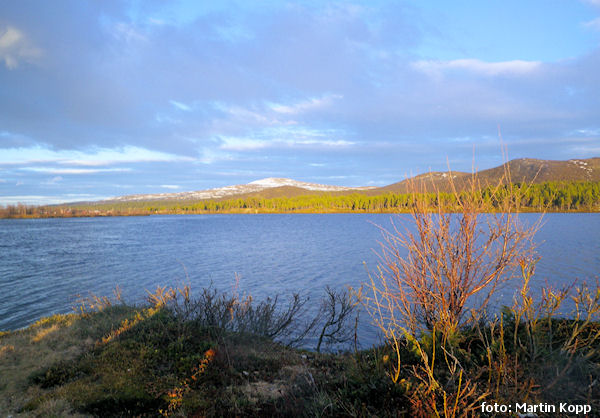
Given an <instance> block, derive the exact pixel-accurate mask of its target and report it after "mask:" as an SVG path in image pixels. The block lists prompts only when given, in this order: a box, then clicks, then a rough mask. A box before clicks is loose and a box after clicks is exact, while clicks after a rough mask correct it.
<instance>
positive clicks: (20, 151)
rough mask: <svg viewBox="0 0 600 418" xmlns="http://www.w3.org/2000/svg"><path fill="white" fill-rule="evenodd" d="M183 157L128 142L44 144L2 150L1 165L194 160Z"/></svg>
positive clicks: (99, 164) (102, 164)
mask: <svg viewBox="0 0 600 418" xmlns="http://www.w3.org/2000/svg"><path fill="white" fill-rule="evenodd" d="M192 160H193V158H190V157H181V156H177V155H173V154H167V153H164V152H159V151H152V150H148V149H145V148H139V147H132V146H127V147H123V148H113V149H111V148H93V149H91V150H88V151H74V150H62V151H54V150H50V149H48V148H43V147H40V146H35V147H29V148H7V149H3V150H2V152H1V153H0V165H23V164H31V163H57V164H61V165H71V166H86V167H89V166H93V167H96V166H105V165H111V164H119V163H136V162H156V161H192Z"/></svg>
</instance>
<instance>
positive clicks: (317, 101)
mask: <svg viewBox="0 0 600 418" xmlns="http://www.w3.org/2000/svg"><path fill="white" fill-rule="evenodd" d="M342 97H343V96H342V95H339V94H328V95H325V96H323V97H313V98H311V99H308V100H303V101H300V102H297V103H294V104H290V105H284V104H279V103H271V104H270V105H269V106H270V108H271V109H272V110H274V111H275V112H277V113H284V114H288V115H295V114H298V113H303V112H307V111H310V110H314V109H318V108H322V107H325V106H329V105H330V104H331V103H332V102H333V101H334V100H335V99H341V98H342Z"/></svg>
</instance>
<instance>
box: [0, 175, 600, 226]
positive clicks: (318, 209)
mask: <svg viewBox="0 0 600 418" xmlns="http://www.w3.org/2000/svg"><path fill="white" fill-rule="evenodd" d="M516 186H517V188H518V192H519V195H520V196H521V202H520V206H521V209H523V210H528V211H561V212H564V211H591V212H596V211H598V210H600V182H582V181H572V182H565V181H560V182H557V181H551V182H545V183H540V184H527V185H523V184H519V183H517V184H516ZM494 189H495V188H494ZM508 189H509V186H504V192H503V191H502V190H500V193H497V194H496V196H495V197H493V198H492V195H494V193H492V188H491V187H487V188H484V189H482V190H480V191H479V193H481V195H482V196H483V198H484V199H487V201H488V202H489V204H490V210H494V208H496V209H497V208H500V207H501V202H499V201H498V198H497V197H498V196H499V197H502V196H503V195H504V196H508V195H509V194H510V191H509V190H508ZM462 193H466V192H462ZM459 196H460V194H459ZM417 198H425V199H426V200H427V201H428V202H429V203H431V204H433V205H434V206H435V204H436V203H438V202H439V203H443V205H444V207H447V208H452V207H453V206H456V201H457V196H456V195H455V194H453V193H439V194H436V193H427V194H417V195H414V194H410V193H405V194H399V193H386V194H380V195H375V196H372V195H367V194H364V193H353V194H348V195H342V194H328V193H321V194H314V195H302V196H295V197H277V198H262V197H247V198H235V199H225V200H201V201H179V200H177V201H168V200H167V201H155V202H144V201H141V202H136V201H131V202H119V203H101V202H100V203H95V204H80V205H60V206H26V205H17V206H7V207H5V208H0V218H36V217H38V218H39V217H42V218H43V217H78V216H131V215H135V216H139V215H153V214H196V213H294V212H298V213H343V212H369V213H373V212H375V213H376V212H386V213H387V212H391V213H403V212H409V211H410V210H411V208H412V206H413V204H414V200H415V199H417Z"/></svg>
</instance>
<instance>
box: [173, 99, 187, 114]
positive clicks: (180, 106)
mask: <svg viewBox="0 0 600 418" xmlns="http://www.w3.org/2000/svg"><path fill="white" fill-rule="evenodd" d="M169 103H171V104H172V105H173V106H175V107H176V108H177V109H179V110H183V111H184V112H191V111H192V108H191V107H190V106H188V105H186V104H185V103H181V102H178V101H176V100H169Z"/></svg>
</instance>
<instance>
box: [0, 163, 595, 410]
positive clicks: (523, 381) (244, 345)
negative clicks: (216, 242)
mask: <svg viewBox="0 0 600 418" xmlns="http://www.w3.org/2000/svg"><path fill="white" fill-rule="evenodd" d="M509 174H510V173H508V172H507V173H506V179H510V175H509ZM449 181H450V186H451V187H450V189H451V190H454V191H453V192H452V193H448V194H446V195H444V194H442V193H436V194H424V193H417V192H414V193H412V194H411V195H410V199H409V200H408V202H410V204H409V209H410V211H409V213H410V216H409V217H408V218H407V219H405V217H402V218H401V219H400V218H399V219H398V220H397V223H396V224H393V225H392V227H391V228H390V229H385V228H383V227H382V228H381V230H382V236H383V239H382V243H381V248H380V250H379V253H378V254H379V256H380V257H379V260H380V261H379V264H378V265H377V268H376V269H375V270H374V271H373V273H372V274H369V280H368V281H366V282H365V284H364V285H363V286H362V287H361V288H360V289H348V290H345V291H344V290H342V291H340V290H332V289H329V288H327V289H325V294H324V296H323V298H322V299H321V301H320V304H319V305H318V306H319V309H318V313H317V314H316V315H315V316H314V317H310V315H307V314H306V312H307V311H306V310H305V308H307V307H308V305H307V302H308V301H307V300H306V299H303V298H302V297H301V296H300V295H292V296H291V297H289V298H287V299H285V300H282V299H279V298H271V299H266V300H263V301H257V300H253V298H252V297H251V296H244V295H241V296H240V295H238V294H236V290H234V291H233V292H232V293H231V294H225V293H219V292H217V291H215V290H214V289H210V288H208V289H202V290H200V292H199V293H194V294H192V292H191V289H190V288H189V286H184V287H181V288H176V289H173V288H166V287H158V288H157V289H156V291H154V292H152V293H150V292H149V293H148V297H147V301H146V303H145V304H142V305H132V304H127V303H124V302H123V301H122V300H121V298H120V294H119V292H118V289H117V291H115V296H114V297H113V298H108V297H96V296H91V297H90V298H88V299H86V300H83V301H82V304H81V306H80V307H79V309H78V311H77V313H75V314H69V315H54V316H52V317H49V318H44V319H41V320H40V321H38V322H37V323H35V324H33V325H31V326H29V327H27V328H25V329H22V330H17V331H10V332H2V333H0V376H2V380H0V410H2V411H3V412H4V411H8V413H11V414H15V415H17V414H22V415H24V416H40V417H46V416H72V417H79V416H147V417H154V416H211V417H212V416H215V417H222V416H272V417H276V416H299V417H301V416H311V417H312V416H320V417H345V416H348V417H356V416H364V417H367V416H379V417H398V416H406V417H432V416H437V417H442V416H443V417H470V416H483V417H490V416H507V414H506V413H505V411H510V413H509V414H508V416H511V415H512V416H517V414H522V416H539V415H538V414H539V413H545V412H548V411H552V408H551V407H550V406H556V407H558V405H567V406H568V409H567V410H566V411H567V412H565V413H564V414H561V416H575V414H576V411H584V410H585V411H586V412H587V413H588V414H589V415H590V416H600V384H599V383H598V382H599V381H600V282H599V280H598V279H596V281H595V283H591V284H587V283H586V282H579V283H576V282H573V283H572V284H571V285H569V286H566V287H562V288H559V287H556V286H552V285H551V284H548V285H547V286H546V287H545V288H543V289H542V290H541V291H540V292H539V293H537V294H533V293H532V292H531V287H530V283H531V279H532V277H533V276H534V273H535V265H536V263H537V260H538V258H537V256H536V254H535V244H534V241H533V238H534V235H535V232H536V231H537V229H538V227H539V222H537V223H533V224H530V223H528V224H527V225H525V224H523V223H521V222H520V221H519V218H518V216H516V215H515V214H518V213H519V212H521V211H522V210H521V209H522V205H523V203H524V202H527V199H526V197H527V196H528V193H529V192H530V191H531V190H532V189H531V188H529V187H528V186H527V187H525V186H522V185H515V184H512V183H511V182H510V181H507V182H506V184H505V185H502V184H499V185H498V186H497V187H495V188H486V189H483V190H484V191H483V192H481V190H482V188H480V187H478V183H477V179H476V178H475V177H473V178H472V180H471V183H470V188H469V189H467V190H468V192H457V191H456V189H455V188H454V187H453V184H452V180H449ZM531 187H535V185H533V186H531ZM413 190H418V189H417V188H414V189H413ZM486 190H487V192H486ZM488 192H489V193H488ZM432 196H433V197H432ZM540 221H541V218H540ZM508 281H511V282H512V283H513V284H515V285H516V286H515V287H516V288H517V291H516V292H515V294H514V298H513V302H512V304H511V305H510V306H504V307H503V308H502V309H501V310H500V311H496V310H494V309H492V308H491V306H493V303H492V302H493V301H495V298H494V297H495V293H496V290H497V289H498V288H499V287H501V285H502V284H505V283H507V282H508ZM313 303H314V302H313ZM567 310H568V311H567ZM359 313H366V314H367V315H369V317H370V319H371V323H372V324H373V327H375V329H376V330H377V331H378V332H379V333H380V335H381V336H382V343H381V344H380V345H379V346H374V347H370V348H367V349H360V350H359V348H358V347H359V341H357V340H358V335H357V332H356V327H357V325H356V324H357V323H358V319H357V316H356V315H358V314H359ZM300 343H302V345H303V346H306V344H307V343H310V344H311V347H312V349H311V350H306V349H299V348H297V346H298V344H300ZM339 344H342V346H340V345H339ZM344 344H346V346H345V347H346V351H336V348H339V347H344ZM348 344H349V346H348ZM325 348H330V350H329V352H325V351H326V350H325ZM486 405H487V406H488V407H487V408H486ZM509 406H510V408H511V409H508V408H509Z"/></svg>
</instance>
